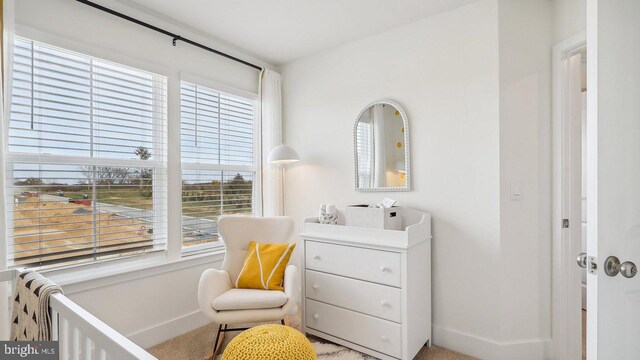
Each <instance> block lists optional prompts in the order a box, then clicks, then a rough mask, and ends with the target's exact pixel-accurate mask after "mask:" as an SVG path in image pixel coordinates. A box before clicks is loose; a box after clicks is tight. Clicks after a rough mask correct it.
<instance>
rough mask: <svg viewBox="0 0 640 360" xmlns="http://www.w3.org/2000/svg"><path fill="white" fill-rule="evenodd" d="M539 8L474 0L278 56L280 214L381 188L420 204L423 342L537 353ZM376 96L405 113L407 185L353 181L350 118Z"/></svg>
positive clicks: (547, 39)
mask: <svg viewBox="0 0 640 360" xmlns="http://www.w3.org/2000/svg"><path fill="white" fill-rule="evenodd" d="M551 13H552V5H551V3H550V2H548V1H539V0H518V1H514V0H481V1H478V2H475V3H473V4H470V5H467V6H465V7H462V8H458V9H455V10H452V11H450V12H447V13H444V14H440V15H437V16H435V17H431V18H427V19H424V20H421V21H418V22H416V23H413V24H410V25H407V26H403V27H401V28H397V29H394V30H391V31H388V32H385V33H382V34H379V35H375V36H372V37H370V38H367V39H364V40H361V41H358V42H354V43H351V44H348V45H345V46H342V47H340V48H337V49H334V50H329V51H325V52H322V53H319V54H316V55H313V56H310V57H307V58H304V59H301V60H298V61H294V62H292V63H289V64H285V65H284V66H282V73H283V79H284V94H283V98H284V128H285V142H287V143H288V144H290V145H292V146H293V147H294V148H295V149H296V150H298V152H299V153H300V156H301V158H302V161H301V162H300V163H297V164H295V165H294V166H293V167H292V168H290V169H289V172H288V175H287V176H288V180H287V199H288V200H287V203H286V211H287V213H288V214H294V215H295V216H296V217H297V218H298V220H301V219H302V218H303V217H307V216H314V215H315V214H316V212H317V211H316V209H317V207H318V206H319V205H320V204H321V203H326V202H334V203H336V204H337V205H338V206H340V207H342V206H345V205H347V204H352V203H362V202H368V203H373V202H376V201H378V200H379V199H380V198H381V197H382V196H390V197H392V198H394V199H398V200H399V201H400V202H401V204H402V205H403V206H410V207H416V208H419V209H423V210H427V211H430V212H432V214H433V231H434V234H433V235H434V239H433V257H432V262H433V323H434V324H433V325H434V343H435V344H439V345H443V346H446V347H449V348H453V349H455V350H459V351H461V352H465V353H468V354H471V355H475V356H478V357H481V358H491V359H513V358H518V359H542V358H545V357H547V356H548V348H547V347H548V345H549V338H550V336H551V334H550V321H551V311H550V302H551V300H550V297H551V294H550V293H551V278H550V261H551V250H550V216H551V215H550V181H551V179H550V148H549V146H550V144H549V138H550V76H551V75H550V57H551V54H550V51H551V39H552V38H551V37H552V34H551V31H552V16H551ZM380 98H391V99H393V100H396V101H398V102H399V103H400V104H402V105H403V106H404V107H405V110H406V111H407V113H408V116H409V120H410V126H411V141H412V156H413V158H412V161H413V164H412V171H413V175H412V178H413V180H414V183H413V186H414V190H413V191H412V192H409V193H391V194H389V193H384V194H375V193H374V194H366V193H358V192H355V191H354V190H353V168H352V167H353V159H352V157H353V156H352V153H353V150H352V133H351V131H352V126H353V122H354V121H355V116H356V115H357V114H358V112H359V111H360V110H361V108H362V107H364V106H365V105H366V104H367V103H369V102H371V101H373V100H376V99H380ZM512 182H517V183H519V184H520V185H521V187H522V189H523V191H524V193H523V197H522V199H521V200H520V201H518V202H514V201H511V200H510V197H509V188H510V186H509V184H510V183H512Z"/></svg>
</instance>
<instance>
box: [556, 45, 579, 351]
mask: <svg viewBox="0 0 640 360" xmlns="http://www.w3.org/2000/svg"><path fill="white" fill-rule="evenodd" d="M586 46H587V40H586V32H580V33H578V34H576V35H574V36H571V37H569V38H568V39H566V40H564V41H561V42H560V43H558V44H556V45H555V46H554V47H553V54H552V124H551V125H552V126H551V129H552V158H553V159H552V166H553V167H552V221H551V224H552V300H551V302H552V303H551V309H552V310H551V314H552V319H551V335H552V354H553V358H554V359H581V358H582V357H581V354H582V326H581V318H578V319H577V320H576V316H575V313H574V314H573V315H572V312H571V309H573V308H578V309H579V308H580V307H581V301H582V296H581V287H580V286H579V284H580V282H581V277H580V272H579V271H576V268H577V266H578V265H577V264H576V261H575V258H576V256H577V255H578V254H577V253H575V247H576V244H575V243H574V242H575V236H573V235H574V234H573V233H572V229H575V228H576V227H581V226H582V225H581V222H580V221H575V219H576V218H581V214H575V212H573V213H572V211H571V204H570V202H569V201H568V199H570V195H571V181H570V178H571V159H570V156H569V154H567V152H566V149H565V145H566V144H567V142H568V136H569V135H570V134H568V133H567V131H565V130H566V128H567V126H568V123H567V121H568V120H569V119H566V116H565V105H566V104H567V101H566V99H565V96H564V77H565V71H564V63H563V61H564V59H565V55H566V54H568V53H571V52H575V51H576V50H579V49H581V48H586ZM581 175H582V174H580V176H581ZM565 218H566V219H569V220H570V224H569V225H570V226H569V228H566V229H565V228H563V219H565ZM571 220H573V221H571ZM572 238H573V241H572ZM570 284H576V286H575V287H574V288H572V287H571V286H570ZM578 314H579V313H578Z"/></svg>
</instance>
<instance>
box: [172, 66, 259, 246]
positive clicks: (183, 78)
mask: <svg viewBox="0 0 640 360" xmlns="http://www.w3.org/2000/svg"><path fill="white" fill-rule="evenodd" d="M182 82H188V83H191V84H194V85H198V86H204V87H207V88H210V89H212V90H214V91H218V92H221V93H226V94H229V95H233V96H239V97H243V98H245V99H247V100H251V102H252V103H253V145H254V153H253V166H247V165H226V164H202V163H195V162H183V161H182V153H181V149H182V143H180V144H179V145H178V151H179V152H180V156H179V159H180V185H181V186H180V223H181V224H180V238H179V243H180V249H181V251H180V252H181V255H182V257H188V256H192V255H197V254H201V253H205V252H212V251H216V250H220V249H223V248H224V244H222V242H215V241H214V242H208V243H203V244H196V245H189V246H184V245H183V244H182V171H183V170H212V171H239V172H253V173H254V174H255V175H254V184H253V202H252V203H253V204H254V211H253V216H256V217H261V216H262V126H261V124H262V121H261V117H260V116H261V103H260V97H259V95H258V94H254V93H250V92H247V91H242V90H238V89H236V88H233V87H230V86H228V85H224V84H221V83H219V82H217V81H214V80H211V79H208V78H206V77H202V76H197V75H193V74H190V73H188V72H180V76H179V79H178V85H177V89H178V94H177V96H178V117H179V124H180V128H179V131H180V134H179V135H181V134H182V133H181V131H182V117H181V114H180V113H181V111H180V109H181V108H182V92H181V91H180V88H181V86H182ZM180 138H181V136H180ZM185 165H186V166H185Z"/></svg>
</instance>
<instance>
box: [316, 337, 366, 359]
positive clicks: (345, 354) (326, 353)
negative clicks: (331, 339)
mask: <svg viewBox="0 0 640 360" xmlns="http://www.w3.org/2000/svg"><path fill="white" fill-rule="evenodd" d="M314 340H315V339H311V341H312V342H311V345H312V346H313V349H314V350H315V351H316V355H318V359H320V360H324V359H331V360H370V359H375V358H372V357H371V356H368V355H365V354H362V353H359V352H357V351H355V350H351V349H348V348H346V347H344V346H340V345H336V344H332V343H323V342H313V341H314Z"/></svg>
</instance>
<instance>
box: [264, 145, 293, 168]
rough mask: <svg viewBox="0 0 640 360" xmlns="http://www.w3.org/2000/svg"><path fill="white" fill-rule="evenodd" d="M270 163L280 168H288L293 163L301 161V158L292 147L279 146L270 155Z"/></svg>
mask: <svg viewBox="0 0 640 360" xmlns="http://www.w3.org/2000/svg"><path fill="white" fill-rule="evenodd" d="M268 161H269V162H270V163H273V164H278V165H280V166H286V165H289V164H291V163H293V162H296V161H300V156H298V153H297V152H296V151H295V150H293V148H292V147H291V146H287V145H278V146H276V147H275V148H273V150H271V152H270V153H269V158H268Z"/></svg>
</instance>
